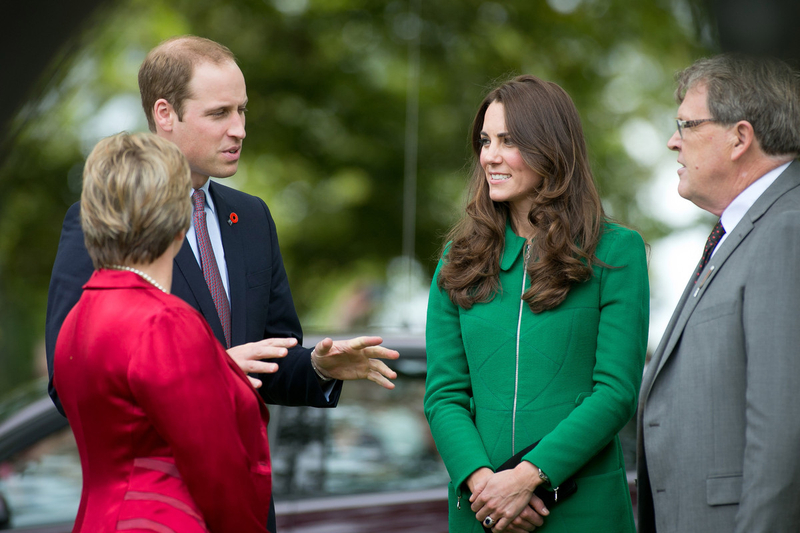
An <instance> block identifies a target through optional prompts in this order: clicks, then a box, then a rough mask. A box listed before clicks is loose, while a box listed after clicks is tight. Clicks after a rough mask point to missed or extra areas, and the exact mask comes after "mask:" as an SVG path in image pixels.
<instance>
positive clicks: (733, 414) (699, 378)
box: [637, 55, 800, 533]
mask: <svg viewBox="0 0 800 533" xmlns="http://www.w3.org/2000/svg"><path fill="white" fill-rule="evenodd" d="M677 81H678V88H677V90H676V98H677V100H678V103H679V104H680V107H679V108H678V119H677V126H678V128H677V131H676V132H675V133H674V134H673V135H672V137H671V138H670V140H669V142H668V143H667V146H668V147H669V148H670V150H673V151H675V152H677V153H678V163H680V165H681V168H680V169H678V178H679V182H678V193H679V194H680V195H681V196H682V197H683V198H686V199H687V200H690V201H691V202H693V203H694V204H696V205H697V206H698V207H700V208H701V209H704V210H706V211H708V212H710V213H713V214H714V215H715V216H717V217H719V218H720V220H719V222H718V223H717V225H715V227H714V230H713V231H712V233H711V235H710V236H709V241H708V242H707V244H706V247H705V250H704V254H703V258H702V259H701V260H700V262H699V264H698V267H697V269H696V270H695V272H694V273H693V274H692V277H691V279H690V280H689V282H688V284H687V286H686V289H685V290H684V292H683V296H682V297H681V299H680V301H679V303H678V306H677V307H676V309H675V311H674V313H673V315H672V319H671V320H670V323H669V325H668V326H667V330H666V332H665V333H664V336H663V338H662V339H661V343H660V344H659V346H658V348H657V349H656V351H655V353H654V355H653V358H652V360H651V362H650V364H649V365H648V367H647V369H646V371H645V375H644V379H643V382H642V388H641V392H640V397H639V410H638V415H637V416H638V439H637V441H638V442H637V448H638V450H637V451H638V461H637V463H638V464H637V470H638V508H639V531H640V532H641V533H652V532H655V531H657V532H658V533H670V532H680V533H691V532H698V533H699V532H703V533H707V532H725V533H733V532H745V531H746V532H748V533H754V532H764V533H766V532H769V533H781V532H790V531H791V532H793V533H796V532H797V531H800V481H798V480H800V394H799V393H798V392H797V391H798V387H799V386H800V163H798V162H797V161H795V158H796V157H797V156H798V154H799V153H800V76H798V73H797V72H796V71H794V70H793V69H792V68H790V67H789V66H788V65H786V64H785V63H783V62H781V61H778V60H776V59H766V58H749V57H741V56H731V55H721V56H717V57H713V58H711V59H702V60H700V61H697V62H696V63H695V64H694V65H692V66H691V67H689V68H687V69H686V70H684V71H682V72H680V73H679V74H678V76H677Z"/></svg>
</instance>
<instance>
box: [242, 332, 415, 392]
mask: <svg viewBox="0 0 800 533" xmlns="http://www.w3.org/2000/svg"><path fill="white" fill-rule="evenodd" d="M382 342H383V339H381V338H380V337H356V338H354V339H349V340H344V341H334V340H332V339H330V338H325V339H322V340H321V341H320V342H318V343H317V345H316V346H315V347H314V350H313V351H312V352H311V357H313V358H314V364H315V365H316V367H317V369H319V371H320V372H321V373H322V374H323V375H325V376H326V377H331V378H334V379H342V380H353V379H368V380H370V381H373V382H375V383H377V384H378V385H380V386H381V387H384V388H386V389H393V388H394V383H392V381H391V380H392V379H395V378H397V373H396V372H395V371H393V370H392V369H391V368H389V367H388V366H386V363H384V362H383V361H381V359H397V358H398V357H400V354H399V353H397V352H396V351H395V350H389V349H388V348H384V347H383V346H380V344H381V343H382ZM296 344H297V339H294V338H286V339H264V340H262V341H258V342H250V343H247V344H241V345H239V346H234V347H233V348H230V349H229V350H228V355H229V356H230V357H231V359H233V360H234V361H235V362H236V364H237V365H239V368H241V369H242V371H243V372H244V373H245V374H272V373H275V372H277V370H278V364H277V363H271V362H268V361H265V359H280V358H282V357H286V355H287V354H288V353H289V348H291V347H293V346H295V345H296ZM248 378H249V379H250V382H251V383H252V384H253V386H254V387H255V388H259V387H261V380H259V379H257V378H254V377H252V376H250V375H248Z"/></svg>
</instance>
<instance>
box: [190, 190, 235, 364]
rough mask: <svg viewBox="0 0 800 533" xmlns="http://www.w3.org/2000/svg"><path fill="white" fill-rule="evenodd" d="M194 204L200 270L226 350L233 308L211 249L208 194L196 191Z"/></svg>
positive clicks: (228, 346)
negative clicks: (207, 214) (214, 310)
mask: <svg viewBox="0 0 800 533" xmlns="http://www.w3.org/2000/svg"><path fill="white" fill-rule="evenodd" d="M192 201H193V202H194V217H193V218H194V232H195V235H197V247H198V248H199V249H200V268H201V269H202V270H203V277H204V278H205V280H206V285H208V290H209V291H210V292H211V298H213V300H214V307H216V308H217V315H219V321H220V322H221V323H222V330H223V331H224V332H225V343H226V348H230V347H231V306H230V304H229V303H228V296H227V295H226V294H225V286H224V285H222V277H221V276H220V275H219V267H217V258H216V257H215V256H214V249H213V248H212V247H211V239H209V238H208V227H207V226H206V210H205V207H206V193H205V192H203V189H195V191H194V193H193V194H192Z"/></svg>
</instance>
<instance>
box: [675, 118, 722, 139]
mask: <svg viewBox="0 0 800 533" xmlns="http://www.w3.org/2000/svg"><path fill="white" fill-rule="evenodd" d="M703 122H716V120H714V119H713V118H701V119H699V120H681V119H679V118H676V119H675V123H676V124H677V125H678V135H680V136H681V139H683V130H684V129H685V128H694V127H695V126H699V125H700V124H702V123H703Z"/></svg>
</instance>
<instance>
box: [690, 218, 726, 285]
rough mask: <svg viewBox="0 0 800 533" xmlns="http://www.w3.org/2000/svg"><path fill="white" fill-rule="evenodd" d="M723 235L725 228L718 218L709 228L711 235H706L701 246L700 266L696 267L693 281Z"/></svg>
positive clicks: (695, 280) (698, 275)
mask: <svg viewBox="0 0 800 533" xmlns="http://www.w3.org/2000/svg"><path fill="white" fill-rule="evenodd" d="M723 235H725V228H723V227H722V221H721V220H718V221H717V223H716V224H715V225H714V229H712V230H711V235H709V236H708V240H707V241H706V247H705V248H703V258H702V259H701V260H700V266H699V267H698V268H697V274H695V279H694V282H695V283H697V279H698V278H699V277H700V272H702V271H703V269H704V268H705V267H706V265H707V264H708V260H709V259H711V254H712V253H713V252H714V248H716V247H717V244H719V240H720V239H721V238H722V236H723Z"/></svg>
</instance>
